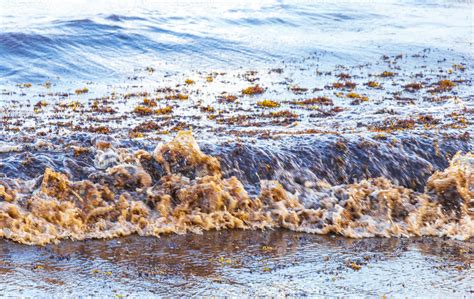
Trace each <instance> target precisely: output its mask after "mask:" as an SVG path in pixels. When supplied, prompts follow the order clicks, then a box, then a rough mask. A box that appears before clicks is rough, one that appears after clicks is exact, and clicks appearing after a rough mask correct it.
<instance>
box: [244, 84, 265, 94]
mask: <svg viewBox="0 0 474 299" xmlns="http://www.w3.org/2000/svg"><path fill="white" fill-rule="evenodd" d="M264 92H265V89H263V88H262V87H261V86H260V85H254V86H249V87H247V88H245V89H242V94H245V95H254V94H262V93H264Z"/></svg>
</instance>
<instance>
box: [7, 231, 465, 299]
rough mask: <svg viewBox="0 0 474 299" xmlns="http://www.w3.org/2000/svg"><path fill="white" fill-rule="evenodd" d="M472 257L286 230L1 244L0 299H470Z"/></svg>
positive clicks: (424, 242)
mask: <svg viewBox="0 0 474 299" xmlns="http://www.w3.org/2000/svg"><path fill="white" fill-rule="evenodd" d="M473 257H474V244H473V243H472V241H467V242H458V241H453V240H445V239H440V238H434V239H432V238H410V239H397V238H392V239H380V238H370V239H361V240H354V239H347V238H342V237H336V236H318V235H310V234H300V233H294V232H289V231H286V230H274V231H273V230H268V231H264V232H261V231H239V230H230V231H221V232H217V231H213V232H205V233H204V234H203V235H195V234H187V235H165V236H162V237H160V238H147V237H138V236H130V237H126V238H119V239H113V240H87V241H79V242H77V241H76V242H72V241H63V242H61V243H60V244H59V245H48V246H45V247H31V246H24V245H19V244H16V243H12V242H9V241H6V240H0V281H1V282H2V283H1V286H2V288H1V290H0V296H6V295H7V296H13V297H14V296H32V297H35V296H53V295H55V294H56V295H57V294H63V295H64V296H116V297H121V296H132V297H140V296H153V295H160V296H212V295H219V296H225V295H229V296H240V295H242V296H345V297H347V296H349V297H355V296H358V297H360V296H370V297H379V298H380V297H381V296H383V295H386V296H388V297H393V296H397V297H405V296H409V297H413V296H423V295H424V296H426V295H427V294H430V296H437V297H466V296H467V297H469V296H472V295H473V293H474V288H473V286H472V283H471V282H472V281H473V279H474V271H473V269H472V261H473ZM359 267H360V268H359Z"/></svg>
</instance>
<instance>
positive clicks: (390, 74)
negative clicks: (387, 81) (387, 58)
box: [379, 71, 395, 78]
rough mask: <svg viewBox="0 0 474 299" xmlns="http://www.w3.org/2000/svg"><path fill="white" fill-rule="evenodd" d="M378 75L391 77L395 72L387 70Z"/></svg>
mask: <svg viewBox="0 0 474 299" xmlns="http://www.w3.org/2000/svg"><path fill="white" fill-rule="evenodd" d="M379 76H380V77H383V78H387V77H393V76H395V73H393V72H389V71H384V72H382V73H381V74H380V75H379Z"/></svg>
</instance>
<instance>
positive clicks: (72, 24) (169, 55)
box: [0, 0, 472, 83]
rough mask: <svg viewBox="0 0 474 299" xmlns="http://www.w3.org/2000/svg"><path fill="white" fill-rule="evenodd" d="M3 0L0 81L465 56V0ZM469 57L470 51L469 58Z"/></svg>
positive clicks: (468, 41)
mask: <svg viewBox="0 0 474 299" xmlns="http://www.w3.org/2000/svg"><path fill="white" fill-rule="evenodd" d="M192 2H194V1H162V2H159V3H156V2H155V1H143V0H142V1H127V2H126V3H122V2H117V1H106V0H101V1H96V2H95V3H94V5H86V4H84V3H83V2H81V1H68V2H67V3H65V2H63V1H51V0H48V1H46V0H45V1H4V2H3V3H2V9H1V10H0V28H2V32H1V33H0V60H1V61H2V64H1V66H0V78H1V79H0V80H1V81H2V82H15V83H22V82H29V81H31V82H35V83H39V82H44V81H46V80H54V81H57V80H58V79H60V80H66V81H69V82H70V81H77V80H80V81H86V80H93V81H102V82H104V81H105V82H109V81H115V82H117V80H120V79H123V78H127V77H128V76H130V73H131V72H132V71H133V70H134V69H136V68H145V67H147V66H150V65H152V66H153V67H155V68H156V69H158V70H162V71H172V72H175V71H182V70H186V71H189V70H190V69H191V70H216V69H224V70H229V69H235V68H239V67H255V66H262V65H275V63H277V62H278V61H281V60H290V59H294V58H299V57H301V56H307V55H308V54H309V53H315V55H317V56H318V57H319V58H320V59H321V61H324V64H325V65H333V64H343V65H346V64H352V63H357V62H361V61H367V60H369V61H370V60H372V59H373V58H374V57H379V56H382V55H396V54H400V53H416V52H418V51H420V50H423V49H426V48H428V49H433V50H435V51H437V52H438V53H439V54H438V55H437V56H438V57H441V56H444V55H449V56H452V57H458V58H460V57H463V56H464V57H465V59H464V60H468V58H472V51H471V50H472V39H471V38H470V34H471V28H470V25H471V23H472V13H471V9H472V2H471V1H343V2H340V1H320V2H311V1H298V0H296V1H259V2H258V3H254V2H248V3H241V2H239V1H198V2H194V3H192ZM471 63H472V59H471Z"/></svg>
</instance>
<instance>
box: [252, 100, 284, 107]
mask: <svg viewBox="0 0 474 299" xmlns="http://www.w3.org/2000/svg"><path fill="white" fill-rule="evenodd" d="M257 106H259V107H262V108H276V107H280V104H279V103H277V102H275V101H272V100H263V101H260V102H257Z"/></svg>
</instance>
